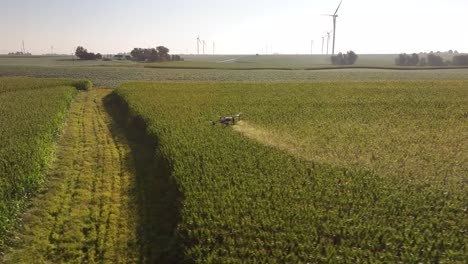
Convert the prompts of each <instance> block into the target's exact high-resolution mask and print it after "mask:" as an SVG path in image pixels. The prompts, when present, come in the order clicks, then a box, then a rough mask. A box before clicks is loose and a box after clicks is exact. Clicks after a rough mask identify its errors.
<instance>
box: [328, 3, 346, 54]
mask: <svg viewBox="0 0 468 264" xmlns="http://www.w3.org/2000/svg"><path fill="white" fill-rule="evenodd" d="M342 2H343V0H341V1H340V4H339V5H338V8H336V11H335V13H334V14H333V15H326V16H331V17H333V47H332V55H335V34H336V18H337V17H338V10H339V9H340V6H341V3H342Z"/></svg>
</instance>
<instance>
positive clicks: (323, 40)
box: [322, 36, 325, 55]
mask: <svg viewBox="0 0 468 264" xmlns="http://www.w3.org/2000/svg"><path fill="white" fill-rule="evenodd" d="M324 42H325V36H322V55H323V43H324Z"/></svg>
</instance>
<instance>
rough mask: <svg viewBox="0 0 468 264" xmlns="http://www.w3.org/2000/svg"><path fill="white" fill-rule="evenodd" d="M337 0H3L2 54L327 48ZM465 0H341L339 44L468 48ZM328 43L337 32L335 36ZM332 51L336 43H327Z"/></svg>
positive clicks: (375, 49) (379, 49) (342, 47)
mask: <svg viewBox="0 0 468 264" xmlns="http://www.w3.org/2000/svg"><path fill="white" fill-rule="evenodd" d="M338 3H339V0H288V1H284V0H265V1H261V0H235V1H233V0H229V1H228V0H197V1H189V0H166V1H159V0H0V36H1V38H0V53H7V52H11V51H19V50H20V46H21V41H22V40H24V41H25V44H26V50H27V51H30V52H32V53H33V54H41V53H48V52H50V47H51V46H52V45H53V46H54V52H57V53H67V54H70V53H72V51H73V50H74V48H75V47H76V46H77V45H82V46H84V47H85V48H87V49H88V50H89V51H93V52H101V53H117V52H128V51H130V50H131V49H132V48H134V47H155V46H157V45H164V46H167V47H168V48H169V49H171V53H196V37H197V35H198V34H199V35H200V37H201V39H204V40H206V43H207V47H206V52H207V53H212V47H213V42H215V43H216V53H217V54H252V53H262V52H265V49H266V48H265V47H266V46H267V45H268V52H269V53H271V51H273V52H275V53H288V54H304V53H310V45H311V40H312V39H313V40H314V43H315V44H314V53H320V52H321V45H322V38H321V37H322V36H323V35H325V34H326V33H325V32H326V31H329V30H331V29H332V28H333V26H332V18H331V17H326V16H321V14H329V13H333V12H334V11H335V9H336V7H337V5H338ZM467 12H468V0H343V4H342V6H341V9H340V11H339V13H338V14H339V17H338V22H337V31H336V32H337V37H336V50H337V51H346V50H351V49H352V50H354V51H356V52H357V53H361V54H362V53H400V52H407V53H409V52H419V51H431V50H433V51H437V50H440V51H446V50H449V49H454V50H458V51H461V52H462V51H463V52H468V34H467V32H466V26H467V25H468V15H467ZM330 43H331V41H330ZM330 51H331V46H330Z"/></svg>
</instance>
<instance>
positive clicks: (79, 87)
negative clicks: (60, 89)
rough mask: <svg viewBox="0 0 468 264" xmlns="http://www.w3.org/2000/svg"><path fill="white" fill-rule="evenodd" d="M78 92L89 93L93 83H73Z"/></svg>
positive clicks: (81, 81)
mask: <svg viewBox="0 0 468 264" xmlns="http://www.w3.org/2000/svg"><path fill="white" fill-rule="evenodd" d="M73 86H74V87H75V88H76V89H77V90H82V91H89V90H91V89H92V88H93V83H92V82H91V81H90V80H79V81H75V82H74V83H73Z"/></svg>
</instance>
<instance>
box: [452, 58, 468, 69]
mask: <svg viewBox="0 0 468 264" xmlns="http://www.w3.org/2000/svg"><path fill="white" fill-rule="evenodd" d="M452 64H453V65H455V66H465V65H468V55H457V56H453V63H452Z"/></svg>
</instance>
